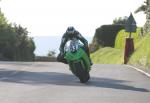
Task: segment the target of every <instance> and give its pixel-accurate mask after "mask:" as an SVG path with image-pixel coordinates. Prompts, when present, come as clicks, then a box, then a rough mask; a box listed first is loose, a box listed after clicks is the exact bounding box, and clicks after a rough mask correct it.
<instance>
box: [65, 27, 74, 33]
mask: <svg viewBox="0 0 150 103" xmlns="http://www.w3.org/2000/svg"><path fill="white" fill-rule="evenodd" d="M66 32H67V33H68V34H74V32H75V29H74V27H73V26H70V27H68V28H67V31H66Z"/></svg>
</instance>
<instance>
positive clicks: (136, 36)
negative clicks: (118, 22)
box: [115, 28, 141, 49]
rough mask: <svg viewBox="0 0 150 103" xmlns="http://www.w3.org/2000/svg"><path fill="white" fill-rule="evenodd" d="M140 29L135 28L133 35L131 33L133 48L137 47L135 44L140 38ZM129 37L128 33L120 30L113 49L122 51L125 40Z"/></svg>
mask: <svg viewBox="0 0 150 103" xmlns="http://www.w3.org/2000/svg"><path fill="white" fill-rule="evenodd" d="M140 30H141V29H140V28H137V30H136V32H135V33H132V34H131V36H132V38H134V45H135V48H136V47H137V43H138V42H139V40H140V39H141V38H140V36H139V35H140ZM127 37H129V33H127V32H125V30H121V31H120V32H119V33H118V34H117V37H116V40H115V48H117V49H124V47H125V38H127Z"/></svg>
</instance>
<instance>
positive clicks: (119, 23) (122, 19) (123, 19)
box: [113, 16, 128, 25]
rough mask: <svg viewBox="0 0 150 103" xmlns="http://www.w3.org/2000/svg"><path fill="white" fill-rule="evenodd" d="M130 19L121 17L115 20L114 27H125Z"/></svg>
mask: <svg viewBox="0 0 150 103" xmlns="http://www.w3.org/2000/svg"><path fill="white" fill-rule="evenodd" d="M127 19H128V17H126V16H125V17H119V18H115V19H114V20H113V25H125V23H126V21H127Z"/></svg>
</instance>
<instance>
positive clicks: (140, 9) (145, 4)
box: [135, 0, 150, 14]
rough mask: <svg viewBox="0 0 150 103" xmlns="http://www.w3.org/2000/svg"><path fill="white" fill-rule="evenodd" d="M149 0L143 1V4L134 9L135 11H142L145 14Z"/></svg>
mask: <svg viewBox="0 0 150 103" xmlns="http://www.w3.org/2000/svg"><path fill="white" fill-rule="evenodd" d="M149 2H150V1H149V0H146V1H144V4H142V5H141V6H140V7H138V9H137V10H135V13H138V12H141V11H143V12H144V13H145V14H146V13H147V9H148V7H149Z"/></svg>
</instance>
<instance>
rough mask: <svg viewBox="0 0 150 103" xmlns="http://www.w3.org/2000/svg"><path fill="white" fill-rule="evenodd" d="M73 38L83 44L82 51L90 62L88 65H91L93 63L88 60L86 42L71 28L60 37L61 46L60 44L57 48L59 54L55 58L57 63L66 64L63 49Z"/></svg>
mask: <svg viewBox="0 0 150 103" xmlns="http://www.w3.org/2000/svg"><path fill="white" fill-rule="evenodd" d="M74 38H76V39H78V40H80V41H81V42H82V43H83V44H84V50H85V52H86V53H87V55H88V57H89V60H90V63H91V65H92V64H93V63H92V61H91V59H90V53H89V48H88V41H87V40H86V39H85V38H84V37H83V36H82V35H81V34H80V33H79V32H78V31H77V30H75V28H74V27H73V26H70V27H68V28H67V30H66V32H65V33H64V35H63V36H62V39H61V44H60V48H59V50H60V54H59V55H58V56H57V61H59V62H63V63H66V64H67V61H66V59H65V58H64V47H65V44H66V43H67V41H68V40H72V39H74Z"/></svg>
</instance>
